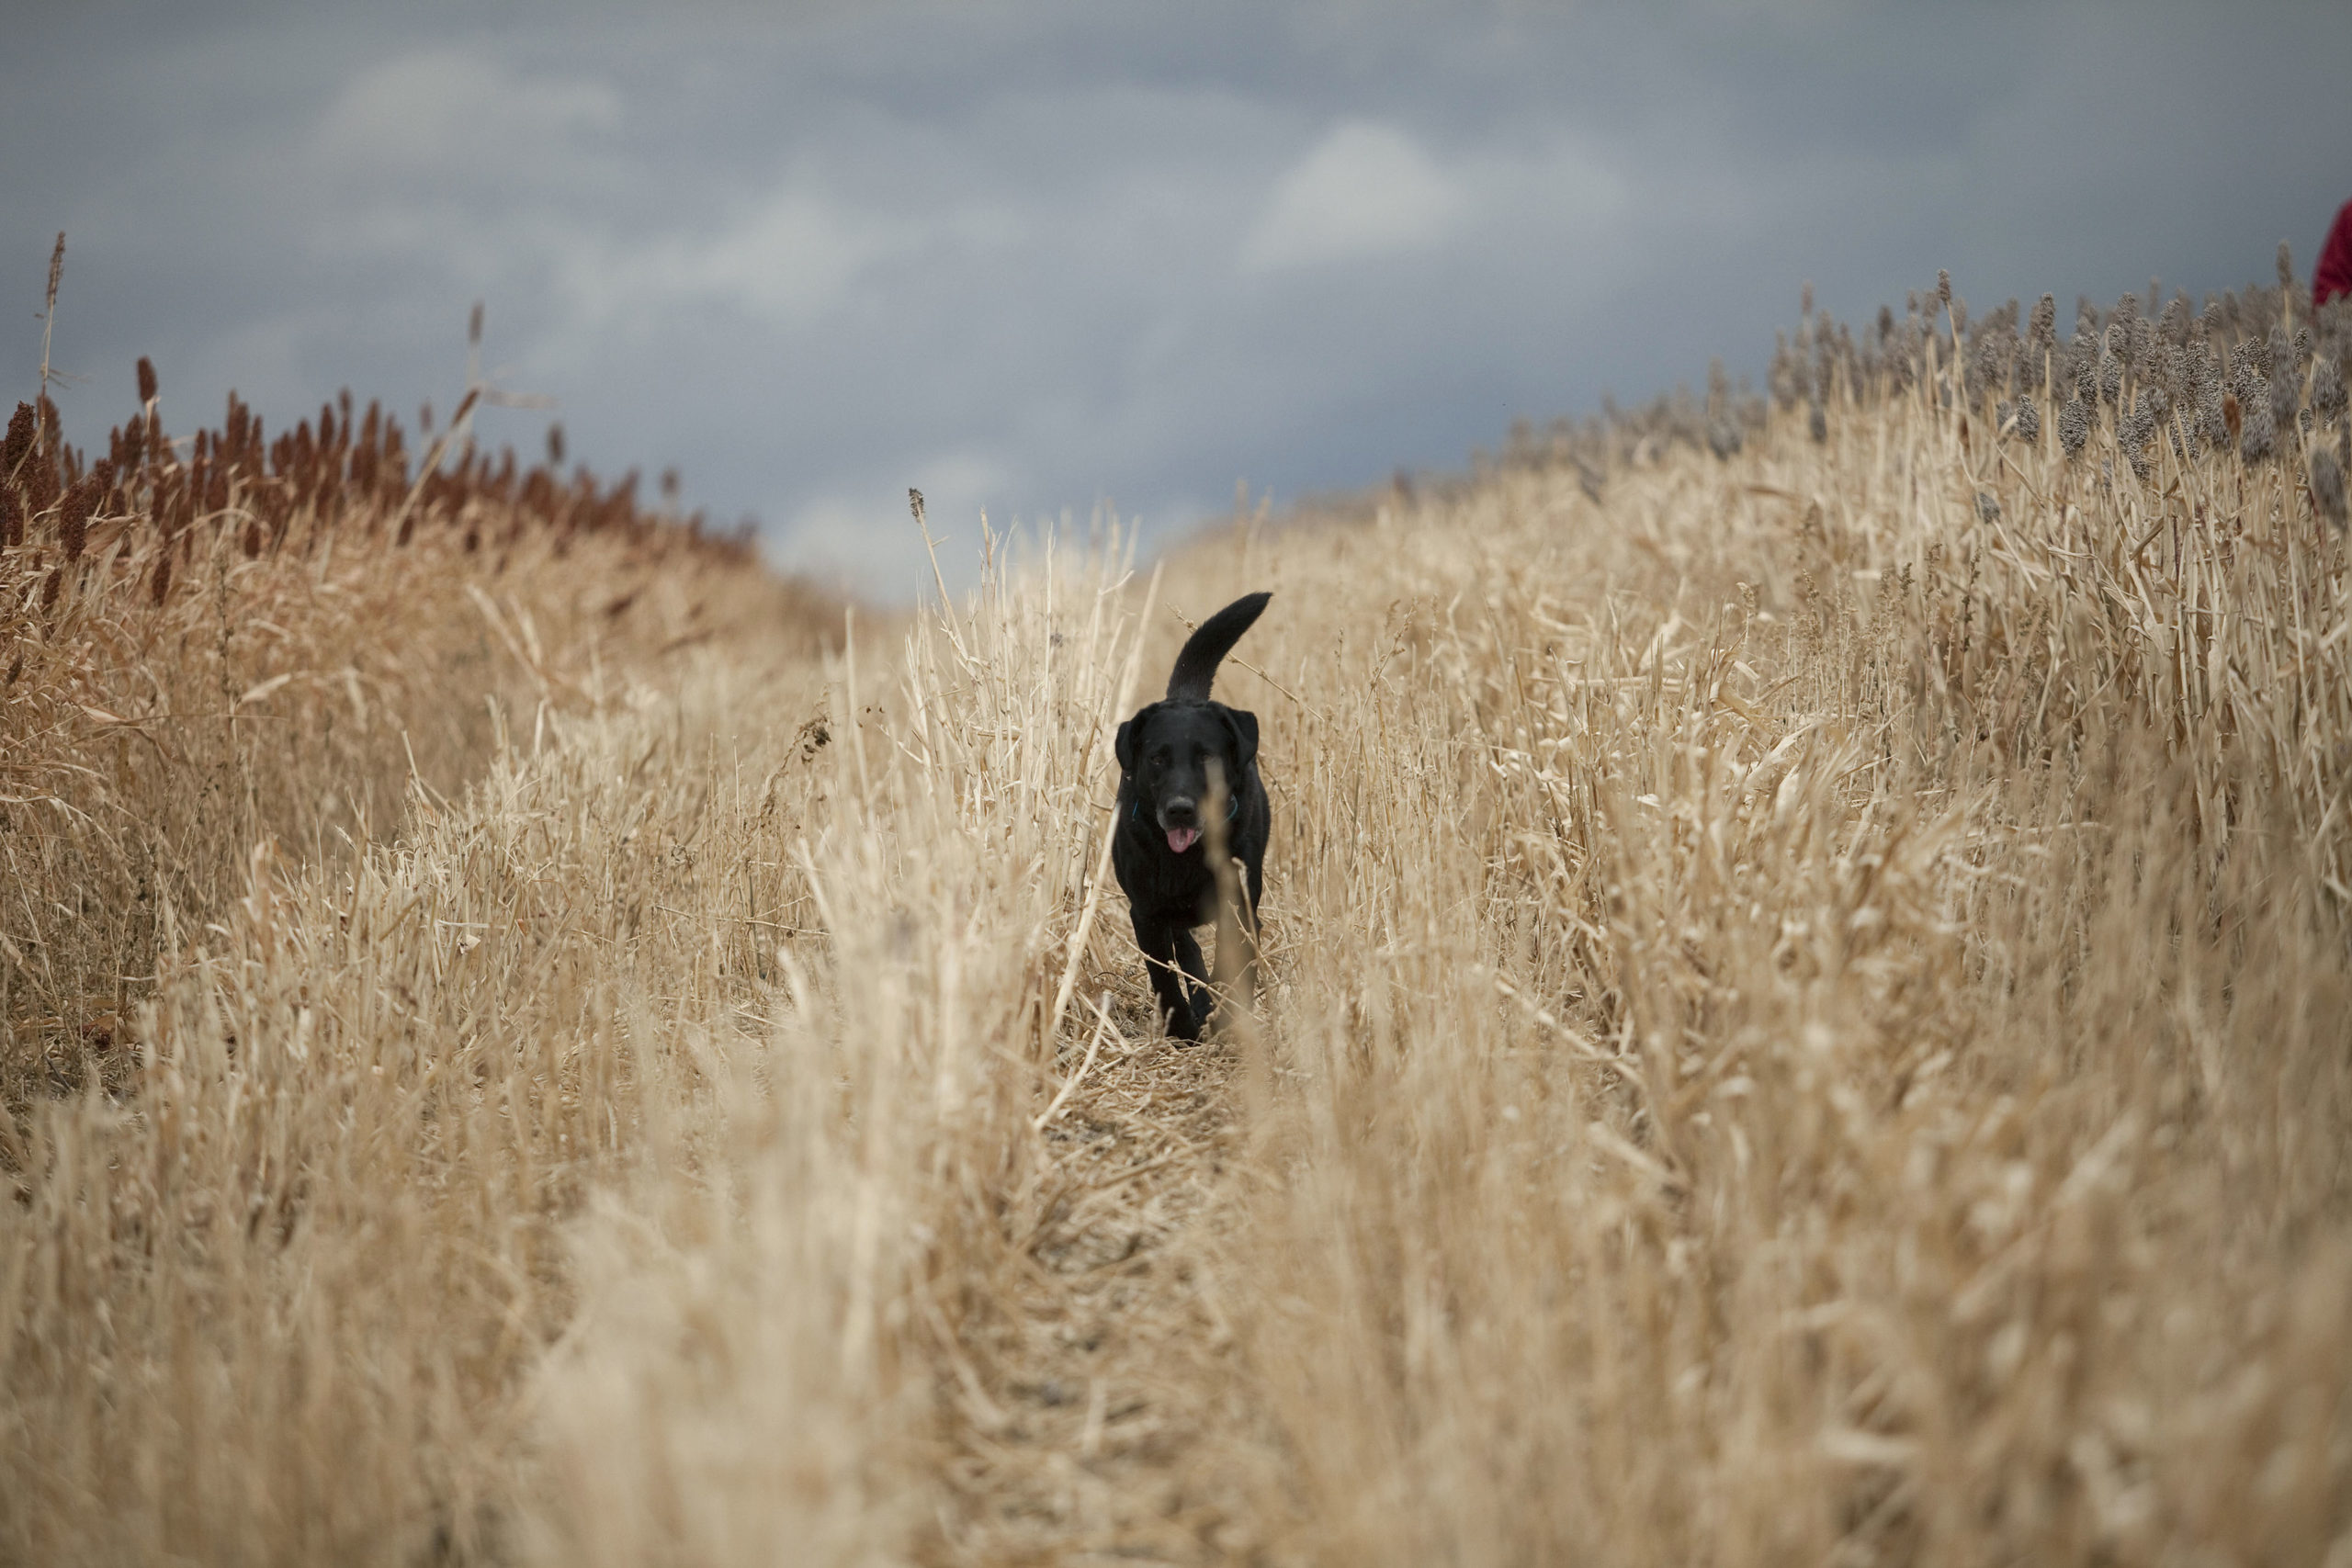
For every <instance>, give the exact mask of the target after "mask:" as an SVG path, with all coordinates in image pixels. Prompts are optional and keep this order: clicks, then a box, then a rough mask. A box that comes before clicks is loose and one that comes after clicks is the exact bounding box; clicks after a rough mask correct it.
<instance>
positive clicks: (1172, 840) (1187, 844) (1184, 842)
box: [1159, 795, 1201, 855]
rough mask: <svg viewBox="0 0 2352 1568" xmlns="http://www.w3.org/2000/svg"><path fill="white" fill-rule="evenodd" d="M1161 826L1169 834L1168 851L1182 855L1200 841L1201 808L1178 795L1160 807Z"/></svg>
mask: <svg viewBox="0 0 2352 1568" xmlns="http://www.w3.org/2000/svg"><path fill="white" fill-rule="evenodd" d="M1159 827H1160V830H1161V831H1163V832H1165V833H1166V834H1167V835H1168V852H1169V853H1170V854H1177V855H1181V854H1182V853H1183V852H1185V851H1186V850H1189V849H1191V848H1192V847H1193V845H1194V844H1196V843H1198V842H1199V841H1200V837H1201V813H1200V808H1199V807H1196V806H1194V805H1193V802H1191V801H1189V800H1187V799H1185V798H1184V797H1183V796H1182V795H1178V796H1177V797H1176V798H1174V799H1173V800H1170V801H1168V802H1166V803H1164V804H1163V805H1162V806H1161V807H1160V808H1159Z"/></svg>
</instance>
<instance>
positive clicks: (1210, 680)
mask: <svg viewBox="0 0 2352 1568" xmlns="http://www.w3.org/2000/svg"><path fill="white" fill-rule="evenodd" d="M1272 597H1273V595H1272V593H1245V594H1243V595H1242V596H1241V597H1240V598H1238V599H1236V600H1235V601H1234V602H1233V603H1232V604H1227V606H1226V607H1225V608H1224V609H1222V610H1219V611H1218V612H1217V613H1216V615H1211V616H1210V617H1209V618H1208V619H1207V620H1205V621H1203V622H1202V623H1201V625H1200V629H1199V630H1198V631H1195V632H1194V633H1193V635H1192V636H1191V637H1188V638H1187V639H1185V643H1184V651H1183V652H1182V653H1180V654H1178V655H1177V656H1176V668H1175V669H1173V670H1171V671H1169V672H1168V700H1169V701H1170V702H1171V703H1204V702H1207V701H1208V700H1209V688H1210V687H1211V686H1212V685H1214V684H1216V667H1217V666H1218V665H1219V664H1222V663H1223V662H1225V656H1226V655H1227V654H1228V653H1230V652H1232V651H1233V645H1234V644H1235V643H1237V642H1239V641H1240V640H1241V634H1242V633H1243V632H1246V631H1248V630H1249V629H1250V626H1251V625H1252V624H1253V623H1255V622H1256V620H1257V619H1258V617H1259V615H1261V614H1262V613H1263V612H1264V610H1265V608H1266V601H1267V600H1269V599H1272Z"/></svg>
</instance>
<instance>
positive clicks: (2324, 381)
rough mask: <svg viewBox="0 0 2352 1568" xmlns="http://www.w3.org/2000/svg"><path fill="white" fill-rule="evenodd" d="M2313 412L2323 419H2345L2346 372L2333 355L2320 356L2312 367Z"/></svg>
mask: <svg viewBox="0 0 2352 1568" xmlns="http://www.w3.org/2000/svg"><path fill="white" fill-rule="evenodd" d="M2312 412H2313V413H2315V414H2317V415H2318V416H2319V417H2320V418H2322V419H2341V418H2343V417H2344V372H2343V371H2342V370H2341V369H2339V368H2338V367H2337V366H2336V363H2335V357H2334V356H2333V355H2325V354H2323V355H2318V356H2317V362H2316V363H2315V364H2314V365H2313V366H2312Z"/></svg>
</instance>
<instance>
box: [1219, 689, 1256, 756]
mask: <svg viewBox="0 0 2352 1568" xmlns="http://www.w3.org/2000/svg"><path fill="white" fill-rule="evenodd" d="M1216 711H1217V716H1218V717H1219V718H1222V719H1223V720H1225V728H1227V729H1229V730H1231V731H1232V732H1233V765H1234V766H1235V767H1237V768H1246V767H1248V766H1249V765H1250V763H1251V762H1254V761H1257V760H1258V716H1257V715H1256V714H1254V713H1245V712H1244V711H1242V710H1241V709H1239V708H1229V707H1227V706H1226V705H1224V704H1223V703H1219V704H1218V705H1217V709H1216Z"/></svg>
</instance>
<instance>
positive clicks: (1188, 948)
mask: <svg viewBox="0 0 2352 1568" xmlns="http://www.w3.org/2000/svg"><path fill="white" fill-rule="evenodd" d="M1136 946H1137V947H1139V948H1141V949H1142V950H1143V957H1144V968H1145V970H1146V971H1147V972H1148V974H1149V975H1150V976H1151V989H1152V994H1153V995H1155V996H1157V997H1158V998H1159V1017H1160V1021H1161V1022H1163V1023H1165V1024H1166V1025H1167V1026H1168V1037H1169V1038H1170V1040H1198V1039H1199V1038H1200V1037H1201V1024H1200V1020H1199V1019H1198V1018H1197V1017H1196V1016H1195V1015H1194V1013H1193V1001H1192V998H1191V997H1190V996H1188V995H1187V994H1186V986H1185V978H1186V976H1193V977H1198V976H1199V975H1200V973H1201V944H1200V943H1198V942H1194V941H1193V933H1192V932H1191V931H1186V930H1185V929H1184V928H1183V927H1182V926H1180V925H1177V924H1176V923H1175V922H1174V921H1172V920H1155V919H1149V918H1148V917H1146V916H1143V915H1137V916H1136Z"/></svg>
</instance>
